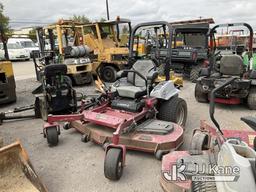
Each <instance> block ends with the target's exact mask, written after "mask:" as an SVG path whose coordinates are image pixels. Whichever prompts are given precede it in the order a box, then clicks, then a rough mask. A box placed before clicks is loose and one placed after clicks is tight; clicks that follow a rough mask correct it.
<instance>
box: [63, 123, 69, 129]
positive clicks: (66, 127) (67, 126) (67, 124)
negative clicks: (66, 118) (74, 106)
mask: <svg viewBox="0 0 256 192" xmlns="http://www.w3.org/2000/svg"><path fill="white" fill-rule="evenodd" d="M63 129H65V130H68V129H70V123H69V122H65V123H64V125H63Z"/></svg>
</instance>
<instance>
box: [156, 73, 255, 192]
mask: <svg viewBox="0 0 256 192" xmlns="http://www.w3.org/2000/svg"><path fill="white" fill-rule="evenodd" d="M232 81H234V78H230V79H228V80H227V81H226V82H225V83H224V84H223V85H221V86H219V87H217V88H215V89H214V90H213V91H212V93H211V98H210V99H211V102H210V117H211V119H212V121H213V123H214V124H215V126H216V128H214V127H212V126H210V125H208V124H207V123H206V122H205V121H201V126H200V128H199V129H195V130H194V132H193V137H192V140H191V145H190V146H191V148H190V150H189V151H174V152H171V153H169V154H167V155H165V156H163V160H162V175H161V178H160V184H161V186H162V188H163V190H164V191H166V192H186V191H189V192H197V191H198V192H199V191H205V192H207V191H211V192H235V191H236V192H240V191H244V192H253V191H256V182H255V181H256V166H255V165H256V152H255V149H256V148H255V147H256V118H255V117H243V118H241V120H242V121H244V122H245V123H247V124H248V125H249V126H250V127H251V128H252V129H253V130H254V131H245V130H244V131H242V130H222V129H220V126H219V124H218V122H217V121H216V119H215V118H214V109H215V96H216V94H217V93H218V91H220V90H222V89H223V88H225V86H226V85H229V84H230V83H232ZM252 147H254V150H253V148H252ZM234 169H236V172H235V170H234ZM245 186H246V187H245Z"/></svg>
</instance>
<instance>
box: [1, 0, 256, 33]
mask: <svg viewBox="0 0 256 192" xmlns="http://www.w3.org/2000/svg"><path fill="white" fill-rule="evenodd" d="M2 3H3V4H4V6H5V13H6V14H7V15H8V16H9V17H10V18H11V19H12V20H13V21H14V20H16V21H17V20H19V21H20V20H22V21H29V20H30V21H40V22H47V23H48V22H54V21H57V20H58V19H59V18H60V17H61V18H69V17H71V16H72V15H73V14H77V15H80V14H84V15H86V16H88V17H89V18H91V19H94V20H95V19H99V18H101V17H106V9H105V0H93V1H92V0H76V1H63V0H44V1H41V0H37V1H36V0H22V1H21V0H2ZM109 8H110V16H111V18H112V19H114V18H115V17H116V16H117V15H119V16H121V17H125V18H129V19H131V20H132V22H133V23H139V22H143V21H153V20H167V21H174V20H183V19H195V18H199V17H200V16H202V17H204V18H207V17H213V18H214V19H215V21H216V23H226V22H248V23H250V24H251V25H252V26H253V27H254V28H256V15H255V14H253V13H254V10H255V9H256V1H255V0H228V1H227V0H226V1H223V0H175V1H174V0H109ZM16 25H17V24H16ZM23 25H24V24H23Z"/></svg>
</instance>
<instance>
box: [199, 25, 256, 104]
mask: <svg viewBox="0 0 256 192" xmlns="http://www.w3.org/2000/svg"><path fill="white" fill-rule="evenodd" d="M241 26H242V27H247V28H248V30H249V32H250V38H249V39H250V41H249V50H248V60H249V61H250V63H251V59H252V54H253V50H252V40H253V30H252V27H251V26H250V25H249V24H247V23H234V24H223V25H217V26H215V27H213V28H212V30H211V32H210V36H211V37H212V38H211V53H210V66H209V67H208V68H204V69H202V70H201V72H200V78H198V80H197V83H196V86H195V98H196V100H197V101H198V102H208V101H209V93H210V92H211V91H212V90H213V89H214V88H215V87H217V86H218V85H221V84H223V83H224V82H226V80H227V79H228V78H230V77H236V78H235V79H234V80H233V82H232V83H230V84H229V85H227V86H226V87H225V89H222V90H221V91H220V92H218V93H217V94H218V95H217V97H216V102H218V103H223V104H233V105H235V104H240V103H242V102H243V101H247V105H248V107H249V108H250V109H256V100H255V99H256V82H255V80H256V71H255V70H253V69H252V66H251V65H247V66H246V65H245V64H244V63H243V60H242V58H241V56H240V55H237V54H231V55H230V54H229V55H222V54H221V52H220V51H218V50H216V46H214V42H215V41H214V33H215V31H216V29H217V28H219V27H236V28H238V27H241Z"/></svg>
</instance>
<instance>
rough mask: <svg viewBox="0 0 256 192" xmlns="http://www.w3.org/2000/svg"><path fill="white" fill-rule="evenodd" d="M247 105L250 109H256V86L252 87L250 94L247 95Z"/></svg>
mask: <svg viewBox="0 0 256 192" xmlns="http://www.w3.org/2000/svg"><path fill="white" fill-rule="evenodd" d="M247 105H248V107H249V109H251V110H256V88H255V87H253V88H251V90H250V92H249V95H248V97H247Z"/></svg>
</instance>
